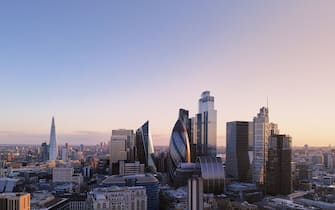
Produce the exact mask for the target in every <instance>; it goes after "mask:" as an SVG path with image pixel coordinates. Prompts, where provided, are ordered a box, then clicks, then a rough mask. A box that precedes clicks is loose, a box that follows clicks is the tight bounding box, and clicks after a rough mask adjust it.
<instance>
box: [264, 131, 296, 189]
mask: <svg viewBox="0 0 335 210" xmlns="http://www.w3.org/2000/svg"><path fill="white" fill-rule="evenodd" d="M291 142H292V140H291V137H290V136H286V135H271V136H270V139H269V150H268V163H267V174H266V190H267V191H266V193H267V194H270V195H277V194H281V195H287V194H290V193H291V192H292V178H291V154H292V148H291Z"/></svg>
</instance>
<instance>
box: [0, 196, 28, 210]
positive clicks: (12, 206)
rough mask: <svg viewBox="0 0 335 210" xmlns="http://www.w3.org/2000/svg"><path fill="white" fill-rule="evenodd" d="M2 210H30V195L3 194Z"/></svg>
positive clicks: (0, 200) (1, 197)
mask: <svg viewBox="0 0 335 210" xmlns="http://www.w3.org/2000/svg"><path fill="white" fill-rule="evenodd" d="M0 209H1V210H30V194H29V193H1V194H0Z"/></svg>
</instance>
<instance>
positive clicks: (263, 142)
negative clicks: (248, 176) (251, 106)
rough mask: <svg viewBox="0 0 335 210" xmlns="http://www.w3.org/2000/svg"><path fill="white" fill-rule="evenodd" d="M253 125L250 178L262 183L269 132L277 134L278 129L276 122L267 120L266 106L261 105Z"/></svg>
mask: <svg viewBox="0 0 335 210" xmlns="http://www.w3.org/2000/svg"><path fill="white" fill-rule="evenodd" d="M253 125H254V132H253V133H254V135H253V142H254V143H253V163H252V178H253V182H255V183H258V184H262V185H263V184H264V182H265V173H266V162H267V157H268V154H267V153H268V142H269V138H270V135H271V134H278V133H279V130H278V127H277V125H276V124H274V123H270V122H269V110H268V108H266V107H262V108H261V109H260V111H259V113H258V114H257V116H256V117H254V121H253Z"/></svg>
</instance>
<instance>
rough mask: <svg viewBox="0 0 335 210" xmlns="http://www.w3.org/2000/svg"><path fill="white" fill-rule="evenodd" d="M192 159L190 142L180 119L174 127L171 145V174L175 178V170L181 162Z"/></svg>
mask: <svg viewBox="0 0 335 210" xmlns="http://www.w3.org/2000/svg"><path fill="white" fill-rule="evenodd" d="M190 161H191V151H190V143H189V139H188V134H187V130H186V128H185V125H184V124H183V122H182V120H180V119H178V120H177V122H176V124H175V125H174V127H173V130H172V134H171V138H170V145H169V163H170V166H169V174H170V178H171V179H172V180H174V177H175V170H176V168H177V167H178V164H179V163H181V162H190Z"/></svg>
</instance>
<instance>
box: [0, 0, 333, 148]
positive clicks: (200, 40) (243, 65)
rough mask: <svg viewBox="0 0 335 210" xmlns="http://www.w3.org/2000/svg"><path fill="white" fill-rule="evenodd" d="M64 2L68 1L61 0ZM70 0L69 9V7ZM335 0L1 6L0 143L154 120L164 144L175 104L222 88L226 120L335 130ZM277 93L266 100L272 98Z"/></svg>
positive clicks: (322, 135) (96, 138) (321, 135)
mask: <svg viewBox="0 0 335 210" xmlns="http://www.w3.org/2000/svg"><path fill="white" fill-rule="evenodd" d="M60 2H62V4H61V3H60ZM65 5H66V6H65ZM334 6H335V2H334V1H293V2H292V1H276V2H275V1H271V2H268V1H239V2H236V1H213V3H212V4H208V3H206V2H202V1H192V3H191V2H188V1H184V2H180V1H174V2H171V1H169V3H167V2H166V3H164V2H154V1H152V2H150V4H144V3H143V1H141V2H131V4H130V3H127V2H115V1H101V2H99V3H96V2H89V1H81V2H80V4H79V3H75V2H68V1H57V2H52V3H50V2H43V1H41V2H38V3H37V1H36V2H32V1H29V2H21V3H20V4H17V3H15V2H3V3H1V4H0V23H1V27H0V34H1V39H0V71H1V76H0V90H1V91H0V98H1V103H0V116H1V117H0V142H1V144H8V143H13V144H14V143H24V144H27V143H33V144H40V143H41V142H42V141H44V140H46V141H48V139H49V135H50V124H51V118H52V116H54V117H55V123H56V132H57V141H58V143H59V144H64V143H65V142H69V143H70V144H81V143H84V144H98V143H99V142H108V141H109V138H110V135H111V131H112V130H113V129H119V128H126V129H137V128H138V127H139V126H141V125H142V124H143V123H144V122H145V121H146V120H149V121H150V126H151V132H152V134H153V142H154V144H155V145H167V144H168V143H169V138H170V134H171V130H172V128H173V125H174V123H175V120H176V118H177V116H178V109H179V108H185V109H188V110H190V114H191V115H194V114H195V113H197V106H198V99H199V97H200V94H201V92H202V91H204V90H210V91H211V95H213V96H214V97H215V108H216V110H217V129H218V133H217V135H218V145H225V133H226V131H225V123H226V122H227V121H234V120H245V121H251V120H252V119H253V117H254V116H255V115H256V114H257V113H258V111H259V108H260V107H262V106H267V101H268V106H269V116H270V121H274V122H276V123H278V125H279V129H280V131H281V133H287V134H290V135H291V136H292V139H293V145H294V146H302V145H304V144H308V145H312V146H313V145H315V146H328V145H329V144H332V142H333V140H334V139H335V134H334V132H332V131H333V130H334V123H333V120H334V119H335V112H334V111H333V107H335V97H334V90H335V84H334V81H333V78H334V77H335V73H334V66H335V60H334V55H335V41H334V37H335V29H334V23H335V16H334V15H333V11H334V9H333V8H334ZM267 98H268V100H267Z"/></svg>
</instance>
